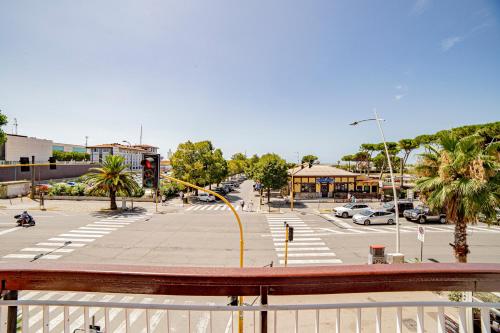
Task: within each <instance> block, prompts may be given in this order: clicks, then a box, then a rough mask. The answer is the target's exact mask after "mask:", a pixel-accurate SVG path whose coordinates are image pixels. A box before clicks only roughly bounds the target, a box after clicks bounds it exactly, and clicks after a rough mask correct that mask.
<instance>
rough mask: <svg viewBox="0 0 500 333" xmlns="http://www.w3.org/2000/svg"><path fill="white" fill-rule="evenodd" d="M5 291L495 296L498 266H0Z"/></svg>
mask: <svg viewBox="0 0 500 333" xmlns="http://www.w3.org/2000/svg"><path fill="white" fill-rule="evenodd" d="M0 280H1V281H2V284H3V285H4V286H5V289H6V290H51V291H84V292H105V293H134V294H155V295H191V296H227V295H241V296H252V295H259V294H260V289H261V287H267V288H268V290H269V295H307V294H340V293H366V292H389V291H452V290H461V291H498V290H500V264H453V263H449V264H444V263H436V264H434V263H429V264H398V265H396V264H394V265H338V266H318V267H288V268H284V267H273V268H222V267H217V268H209V267H164V266H130V265H101V264H63V263H60V264H54V263H38V262H37V263H26V264H25V263H23V264H14V263H12V264H11V263H7V264H0Z"/></svg>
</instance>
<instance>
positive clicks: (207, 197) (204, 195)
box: [198, 192, 215, 202]
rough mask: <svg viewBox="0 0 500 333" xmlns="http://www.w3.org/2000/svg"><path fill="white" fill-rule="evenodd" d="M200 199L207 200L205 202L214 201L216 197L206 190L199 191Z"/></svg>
mask: <svg viewBox="0 0 500 333" xmlns="http://www.w3.org/2000/svg"><path fill="white" fill-rule="evenodd" d="M198 200H200V201H205V202H213V201H215V197H214V196H213V195H211V194H208V193H206V192H199V193H198Z"/></svg>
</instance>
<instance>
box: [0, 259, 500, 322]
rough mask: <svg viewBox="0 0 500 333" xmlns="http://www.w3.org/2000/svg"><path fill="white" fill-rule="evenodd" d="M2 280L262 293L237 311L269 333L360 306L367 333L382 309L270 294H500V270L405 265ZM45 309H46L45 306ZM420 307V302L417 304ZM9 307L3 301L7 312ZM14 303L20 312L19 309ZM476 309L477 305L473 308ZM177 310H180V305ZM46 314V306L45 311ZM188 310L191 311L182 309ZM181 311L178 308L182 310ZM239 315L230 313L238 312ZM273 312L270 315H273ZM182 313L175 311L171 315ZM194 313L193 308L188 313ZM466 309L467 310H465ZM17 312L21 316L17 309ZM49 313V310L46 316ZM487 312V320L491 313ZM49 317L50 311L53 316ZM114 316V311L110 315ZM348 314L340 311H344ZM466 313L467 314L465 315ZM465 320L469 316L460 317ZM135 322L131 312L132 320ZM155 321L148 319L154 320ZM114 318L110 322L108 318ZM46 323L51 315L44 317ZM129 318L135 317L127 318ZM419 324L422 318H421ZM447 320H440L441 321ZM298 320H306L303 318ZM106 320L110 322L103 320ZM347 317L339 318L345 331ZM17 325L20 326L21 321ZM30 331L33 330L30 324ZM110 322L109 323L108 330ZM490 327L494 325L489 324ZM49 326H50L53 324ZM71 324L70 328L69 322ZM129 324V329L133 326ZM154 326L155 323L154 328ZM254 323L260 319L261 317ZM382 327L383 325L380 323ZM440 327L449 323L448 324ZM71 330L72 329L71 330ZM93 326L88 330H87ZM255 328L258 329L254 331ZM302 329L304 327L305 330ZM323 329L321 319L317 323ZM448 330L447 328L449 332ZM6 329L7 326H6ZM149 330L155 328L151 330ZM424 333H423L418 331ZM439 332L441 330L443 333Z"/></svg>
mask: <svg viewBox="0 0 500 333" xmlns="http://www.w3.org/2000/svg"><path fill="white" fill-rule="evenodd" d="M0 282H1V289H2V294H3V295H7V296H8V295H10V299H14V300H15V297H12V295H16V294H17V291H23V290H32V291H33V290H34V291H76V292H79V291H80V292H101V293H120V294H123V293H129V294H150V295H190V296H230V295H237V296H252V295H253V296H258V295H260V297H261V301H262V304H264V306H265V307H264V308H263V307H262V306H261V307H254V308H252V307H234V308H233V309H236V310H239V309H241V310H243V309H244V310H243V311H249V312H254V313H255V312H260V313H261V316H260V318H261V321H260V326H261V330H262V331H263V332H265V331H266V330H267V312H268V311H274V325H276V322H277V317H276V313H277V311H281V310H285V309H289V310H290V309H291V310H293V309H294V311H297V310H300V309H306V308H307V309H313V310H316V313H317V316H318V318H319V310H320V309H337V311H340V309H349V308H353V307H354V308H356V309H357V311H358V312H359V318H358V317H357V318H356V323H358V321H359V331H360V330H361V309H363V308H370V307H371V308H373V307H377V305H376V304H372V303H367V304H366V305H363V304H349V303H346V304H328V305H324V304H323V305H311V306H310V307H309V308H308V307H307V306H306V307H304V306H303V305H302V306H298V307H297V306H296V305H294V304H292V305H286V306H283V305H281V306H274V307H275V308H274V309H273V307H272V306H267V297H268V295H312V294H346V293H374V292H396V291H399V292H401V291H499V290H500V264H443V263H437V264H401V265H338V266H322V267H290V268H282V267H273V268H208V267H158V266H128V265H127V266H125V265H99V264H95V265H92V264H51V263H38V262H37V263H32V264H2V265H0ZM6 298H8V297H6ZM3 302H4V306H7V305H11V308H14V306H22V307H23V312H24V311H25V310H27V309H28V306H30V305H43V304H41V303H43V302H42V301H38V302H36V301H35V302H31V303H30V302H29V301H17V303H15V302H14V303H13V301H10V302H11V303H8V301H3ZM45 302H46V307H47V309H48V306H55V305H60V306H65V312H64V313H65V316H66V311H67V309H66V308H67V307H69V306H75V305H77V303H75V302H73V303H71V302H67V304H66V303H64V302H60V303H57V302H52V301H45ZM39 303H40V304H39ZM413 303H415V302H413ZM413 303H411V304H410V303H408V304H403V303H401V304H399V303H398V304H396V303H394V304H392V303H387V304H385V305H381V307H396V308H397V309H398V311H397V320H396V321H397V322H398V325H399V326H400V325H401V318H402V317H401V310H400V309H401V308H402V307H405V306H407V307H412V306H414V307H418V311H419V313H420V311H422V309H423V307H425V306H438V309H439V311H438V312H439V315H440V316H441V315H442V316H443V318H444V312H443V307H446V306H450V304H449V303H450V302H443V305H441V306H439V305H436V304H437V303H436V302H434V303H436V304H434V303H432V304H431V303H429V304H427V305H426V304H424V303H425V302H422V304H420V303H419V304H417V303H415V304H413ZM1 305H2V301H0V308H1ZM13 305H14V306H13ZM112 305H113V306H107V305H106V303H102V302H101V303H99V304H98V305H89V304H87V303H85V302H82V304H80V306H82V307H83V309H84V311H87V312H86V315H85V320H86V323H87V322H88V318H89V312H88V311H89V310H88V307H94V306H100V307H104V308H106V311H109V307H119V304H112ZM465 306H468V307H476V306H475V305H473V304H472V303H469V304H466V305H465ZM121 307H122V308H124V309H126V308H137V309H140V308H145V307H146V308H147V306H146V305H130V304H128V305H127V304H124V305H123V306H121ZM149 308H150V309H160V308H161V309H165V310H166V311H167V317H168V311H169V308H167V307H166V306H157V307H156V308H155V307H154V306H150V307H149ZM177 308H179V307H178V306H177ZM219 308H221V306H219V307H218V308H217V307H214V308H213V310H211V309H210V307H207V306H205V307H198V308H196V307H193V309H194V310H193V311H201V310H203V311H210V313H211V311H220V310H224V309H219ZM483 308H484V310H485V311H483V312H484V316H483V317H484V318H483V319H484V320H486V319H487V312H486V310H487V306H486V305H483ZM44 309H45V308H44ZM179 309H184V308H182V307H181V308H179ZM179 309H177V310H179ZM233 309H230V310H228V309H225V310H226V311H233ZM268 309H270V310H268ZM170 310H171V311H172V310H176V308H175V307H172V308H171V309H170ZM188 310H189V309H188ZM463 310H464V311H465V308H464V309H463ZM16 311H17V310H16ZM44 311H45V310H44ZM46 311H49V310H46ZM483 312H482V314H483ZM48 313H49V312H47V315H48ZM106 313H107V312H106ZM338 313H340V312H338ZM463 313H465V312H463ZM460 315H461V316H462V312H460ZM127 316H128V314H127ZM148 316H149V315H148V314H147V313H146V317H147V318H149V317H148ZM105 317H106V316H103V318H105ZM44 318H45V312H44ZM127 318H128V317H127ZM417 319H418V318H417ZM438 319H439V318H438ZM297 320H298V319H297ZM103 321H104V319H103ZM339 321H340V319H339V318H338V319H337V324H336V325H339V324H338V323H339ZM377 321H380V310H379V308H377ZM14 323H15V322H14ZM24 324H25V325H28V324H27V323H26V322H25V323H24ZM107 324H108V323H106V325H107ZM488 324H489V323H488ZM47 325H48V324H47ZM68 325H69V324H68ZM127 325H128V324H127ZM148 325H149V324H148ZM254 325H256V324H255V316H254ZM378 325H380V323H378ZM439 325H444V324H443V323H442V322H441V323H440V324H439ZM68 327H69V326H68ZM86 327H87V326H84V328H85V329H86ZM254 327H255V326H254ZM296 327H298V322H297V326H296ZM317 327H319V319H318V321H317ZM443 327H444V326H443ZM0 331H1V325H0ZM147 331H148V332H149V326H148V328H147ZM420 331H422V332H423V327H422V330H418V332H420ZM438 331H439V330H438Z"/></svg>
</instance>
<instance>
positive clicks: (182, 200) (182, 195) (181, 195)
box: [179, 191, 184, 206]
mask: <svg viewBox="0 0 500 333" xmlns="http://www.w3.org/2000/svg"><path fill="white" fill-rule="evenodd" d="M179 198H181V202H182V206H184V192H183V191H181V192H180V193H179Z"/></svg>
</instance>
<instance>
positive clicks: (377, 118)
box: [349, 110, 401, 253]
mask: <svg viewBox="0 0 500 333" xmlns="http://www.w3.org/2000/svg"><path fill="white" fill-rule="evenodd" d="M373 113H374V114H375V118H369V119H363V120H358V121H355V122H353V123H351V124H349V125H351V126H356V125H358V124H359V123H362V122H365V121H372V120H375V121H376V122H377V125H378V129H379V130H380V135H382V141H383V142H384V148H385V154H386V156H387V164H388V165H389V172H390V174H391V184H392V193H393V196H394V210H395V214H396V252H397V253H401V251H400V242H399V207H398V196H397V193H396V185H395V184H394V173H393V172H392V163H391V157H390V156H389V149H387V143H386V142H385V135H384V131H383V130H382V126H381V125H380V121H385V120H384V119H381V118H379V117H378V114H377V111H375V110H374V111H373Z"/></svg>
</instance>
